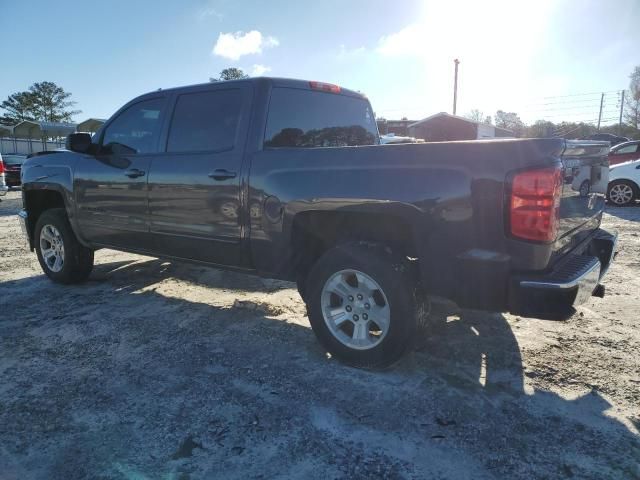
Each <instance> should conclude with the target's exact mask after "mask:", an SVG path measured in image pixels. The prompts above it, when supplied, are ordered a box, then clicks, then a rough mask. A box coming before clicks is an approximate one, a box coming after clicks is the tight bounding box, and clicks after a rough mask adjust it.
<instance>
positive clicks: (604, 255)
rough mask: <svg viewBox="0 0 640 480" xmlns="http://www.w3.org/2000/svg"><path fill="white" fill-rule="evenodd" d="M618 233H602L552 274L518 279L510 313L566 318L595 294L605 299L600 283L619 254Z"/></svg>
mask: <svg viewBox="0 0 640 480" xmlns="http://www.w3.org/2000/svg"><path fill="white" fill-rule="evenodd" d="M616 245H617V234H615V233H614V234H612V233H609V232H607V231H605V230H598V231H597V232H596V234H595V235H594V236H593V238H592V239H591V241H590V242H589V244H588V245H587V246H586V248H585V249H584V251H583V252H582V253H580V254H570V255H567V257H566V258H565V259H563V260H562V261H561V262H560V263H559V264H558V265H557V266H556V267H555V268H554V269H553V270H552V271H551V272H548V273H544V274H528V275H527V274H522V275H517V276H515V277H514V278H513V279H512V280H513V281H512V283H511V288H510V295H509V296H510V309H509V310H510V311H511V312H512V313H517V314H520V315H525V316H535V317H541V318H564V317H566V314H567V313H568V312H570V311H572V310H573V307H574V306H577V305H580V304H582V303H584V302H586V301H587V300H589V298H590V297H591V296H592V295H596V296H603V295H604V287H602V286H601V285H600V281H601V280H602V279H603V277H604V275H605V274H606V273H607V270H608V269H609V266H610V265H611V263H612V262H613V260H614V258H615V255H616Z"/></svg>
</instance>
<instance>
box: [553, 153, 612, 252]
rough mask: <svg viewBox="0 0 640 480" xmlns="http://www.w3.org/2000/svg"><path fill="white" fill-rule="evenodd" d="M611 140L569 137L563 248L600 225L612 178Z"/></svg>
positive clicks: (562, 206)
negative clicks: (571, 138) (609, 157)
mask: <svg viewBox="0 0 640 480" xmlns="http://www.w3.org/2000/svg"><path fill="white" fill-rule="evenodd" d="M608 154H609V142H589V141H579V140H568V141H567V142H566V146H565V150H564V152H563V154H562V165H563V169H564V184H563V186H562V197H561V199H560V224H559V228H558V242H557V246H558V247H559V248H558V249H559V250H565V249H568V248H569V247H570V246H571V245H575V244H576V243H577V242H579V241H580V240H581V239H582V238H584V237H586V236H588V235H589V234H590V233H591V232H592V231H594V230H595V229H596V228H598V226H599V225H600V219H601V216H602V211H603V210H604V201H605V194H606V193H607V184H608V182H609V160H608Z"/></svg>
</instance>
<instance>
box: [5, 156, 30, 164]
mask: <svg viewBox="0 0 640 480" xmlns="http://www.w3.org/2000/svg"><path fill="white" fill-rule="evenodd" d="M26 159H27V157H23V156H20V155H3V156H2V161H3V162H4V164H5V165H22V164H23V163H24V161H25V160H26Z"/></svg>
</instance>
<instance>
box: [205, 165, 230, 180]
mask: <svg viewBox="0 0 640 480" xmlns="http://www.w3.org/2000/svg"><path fill="white" fill-rule="evenodd" d="M209 177H210V178H213V179H214V180H227V179H229V178H236V172H230V171H229V170H224V169H222V168H218V169H217V170H214V171H213V172H211V173H210V174H209Z"/></svg>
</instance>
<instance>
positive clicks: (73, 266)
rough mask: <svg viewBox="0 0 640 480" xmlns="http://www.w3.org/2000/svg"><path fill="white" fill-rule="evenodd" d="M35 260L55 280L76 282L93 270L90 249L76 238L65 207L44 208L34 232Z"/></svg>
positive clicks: (84, 278)
mask: <svg viewBox="0 0 640 480" xmlns="http://www.w3.org/2000/svg"><path fill="white" fill-rule="evenodd" d="M34 241H35V246H36V254H37V255H38V261H39V262H40V266H41V267H42V270H43V271H44V273H45V274H46V275H47V276H48V277H49V278H50V279H51V280H53V281H54V282H57V283H79V282H82V281H84V280H86V279H87V278H88V277H89V274H90V273H91V270H92V269H93V250H91V249H89V248H87V247H85V246H83V245H82V244H81V243H80V242H79V241H78V239H77V238H76V236H75V234H74V233H73V230H72V229H71V225H70V224H69V220H68V218H67V213H66V212H65V210H64V208H52V209H50V210H46V211H45V212H43V213H42V215H40V217H39V218H38V222H37V223H36V229H35V232H34Z"/></svg>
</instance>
